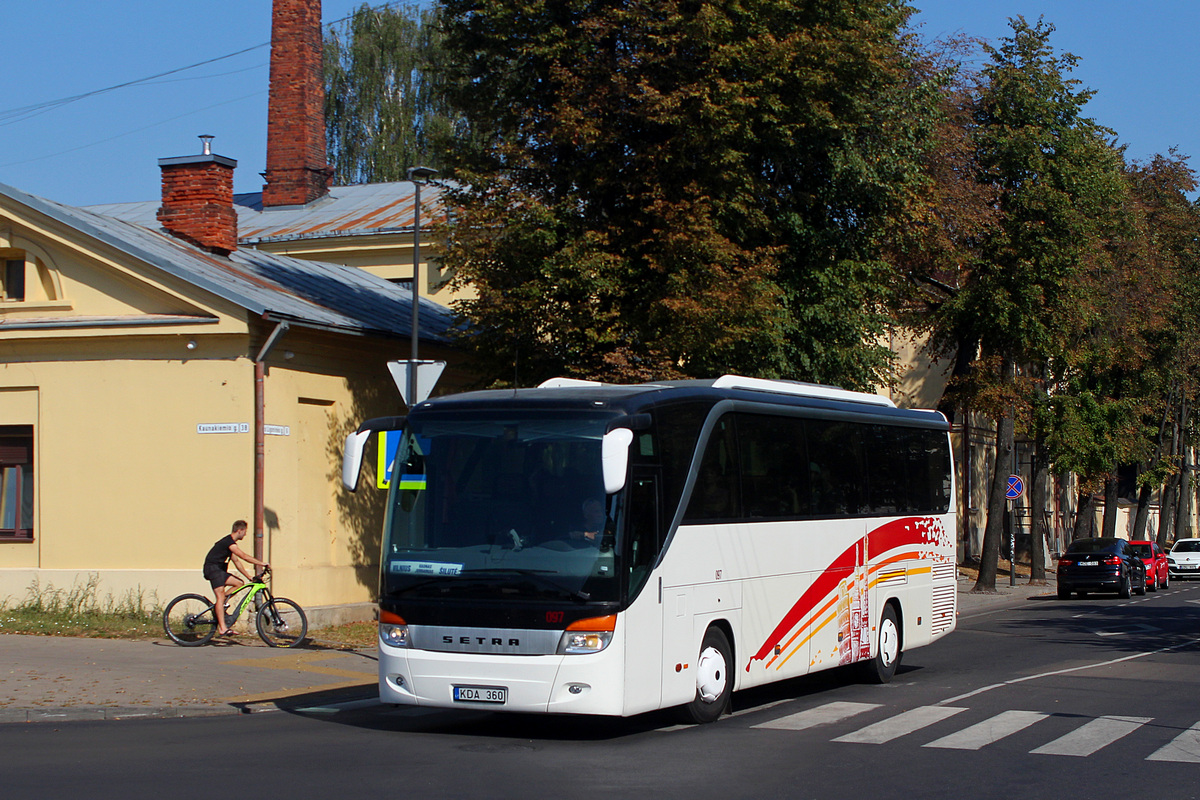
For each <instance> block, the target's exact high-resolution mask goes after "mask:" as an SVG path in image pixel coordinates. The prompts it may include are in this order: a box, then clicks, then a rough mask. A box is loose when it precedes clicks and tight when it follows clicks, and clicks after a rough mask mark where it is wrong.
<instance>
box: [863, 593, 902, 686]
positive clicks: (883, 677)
mask: <svg viewBox="0 0 1200 800" xmlns="http://www.w3.org/2000/svg"><path fill="white" fill-rule="evenodd" d="M876 645H877V646H876V648H875V657H874V658H872V659H871V660H870V661H864V662H862V664H863V668H864V672H865V673H866V677H867V680H869V681H870V682H871V683H887V682H888V681H890V680H891V679H892V676H893V675H895V674H896V667H898V666H899V665H900V657H901V656H902V655H904V653H903V651H902V650H901V648H900V624H899V623H898V622H897V621H896V609H895V607H894V606H892V605H890V604H889V605H886V606H884V607H883V614H882V615H881V616H880V617H879V641H878V642H876Z"/></svg>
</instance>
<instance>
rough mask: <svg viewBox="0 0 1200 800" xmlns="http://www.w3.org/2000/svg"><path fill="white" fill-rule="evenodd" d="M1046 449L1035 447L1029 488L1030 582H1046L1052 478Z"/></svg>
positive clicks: (1035, 444) (1038, 444)
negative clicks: (1048, 485) (1048, 500)
mask: <svg viewBox="0 0 1200 800" xmlns="http://www.w3.org/2000/svg"><path fill="white" fill-rule="evenodd" d="M1045 452H1046V449H1045V447H1044V446H1043V443H1042V442H1040V441H1038V442H1035V443H1034V446H1033V475H1032V476H1031V477H1030V484H1031V485H1030V487H1029V507H1030V521H1029V582H1030V583H1045V582H1046V547H1045V544H1046V513H1045V512H1046V483H1047V481H1048V480H1049V477H1050V465H1049V464H1048V463H1046V456H1045Z"/></svg>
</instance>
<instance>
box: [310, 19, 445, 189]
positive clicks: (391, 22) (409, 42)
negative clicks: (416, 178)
mask: <svg viewBox="0 0 1200 800" xmlns="http://www.w3.org/2000/svg"><path fill="white" fill-rule="evenodd" d="M444 59H445V50H444V48H443V46H442V33H441V26H440V24H439V23H438V16H437V11H436V9H434V8H429V9H425V10H422V9H420V8H418V7H417V6H404V7H401V8H390V7H380V8H371V7H370V6H369V5H366V4H363V5H362V6H359V8H358V9H357V10H355V12H354V13H353V15H351V17H350V18H349V20H347V21H346V22H345V23H344V25H343V26H342V27H341V28H340V29H333V30H331V31H330V32H329V34H328V35H327V36H326V37H325V57H324V62H325V63H324V72H325V120H326V141H327V151H328V153H329V160H330V163H331V165H332V166H333V168H334V180H335V181H337V182H338V183H340V184H342V185H346V184H353V183H371V182H380V181H396V180H403V179H404V178H405V176H406V171H407V169H408V168H409V167H411V166H415V165H417V164H421V165H425V166H432V167H435V168H440V167H441V166H442V159H441V154H442V153H444V152H445V151H446V149H447V147H448V146H449V142H450V139H451V138H452V137H453V135H454V124H455V119H456V116H457V115H456V114H455V113H454V110H453V108H452V106H451V105H450V104H449V95H450V92H449V89H448V87H447V86H446V85H445V74H446V73H445V69H444V64H443V62H444Z"/></svg>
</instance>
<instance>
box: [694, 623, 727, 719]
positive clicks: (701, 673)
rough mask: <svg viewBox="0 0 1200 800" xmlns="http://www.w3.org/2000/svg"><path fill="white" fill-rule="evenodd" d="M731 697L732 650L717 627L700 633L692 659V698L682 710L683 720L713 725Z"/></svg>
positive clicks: (723, 633) (723, 711) (722, 632)
mask: <svg viewBox="0 0 1200 800" xmlns="http://www.w3.org/2000/svg"><path fill="white" fill-rule="evenodd" d="M732 696H733V648H731V647H730V646H729V639H728V638H726V636H725V632H724V631H722V630H721V629H720V628H717V627H711V628H709V629H708V630H707V631H705V633H704V641H703V642H701V644H700V655H699V656H698V657H697V658H696V696H695V697H694V698H693V699H692V702H690V703H688V704H687V705H685V706H683V707H682V710H683V716H684V719H685V720H687V721H689V722H694V723H696V724H698V725H703V724H705V723H708V722H716V721H717V720H718V719H720V717H721V715H722V714H724V713H725V711H726V709H728V708H729V700H730V698H731V697H732Z"/></svg>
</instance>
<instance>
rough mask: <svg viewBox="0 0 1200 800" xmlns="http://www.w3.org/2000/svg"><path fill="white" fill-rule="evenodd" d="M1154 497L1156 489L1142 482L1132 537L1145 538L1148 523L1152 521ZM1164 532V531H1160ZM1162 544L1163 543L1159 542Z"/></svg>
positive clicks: (1160, 532)
mask: <svg viewBox="0 0 1200 800" xmlns="http://www.w3.org/2000/svg"><path fill="white" fill-rule="evenodd" d="M1152 497H1154V489H1153V488H1152V487H1150V486H1147V485H1146V484H1142V488H1141V489H1139V490H1138V502H1137V513H1136V514H1135V515H1134V517H1133V533H1131V534H1129V538H1130V539H1135V540H1136V539H1145V538H1146V525H1147V524H1149V522H1150V499H1151V498H1152ZM1159 534H1160V535H1161V534H1162V531H1161V530H1160V531H1159ZM1159 546H1160V547H1161V546H1162V543H1161V542H1160V543H1159Z"/></svg>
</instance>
